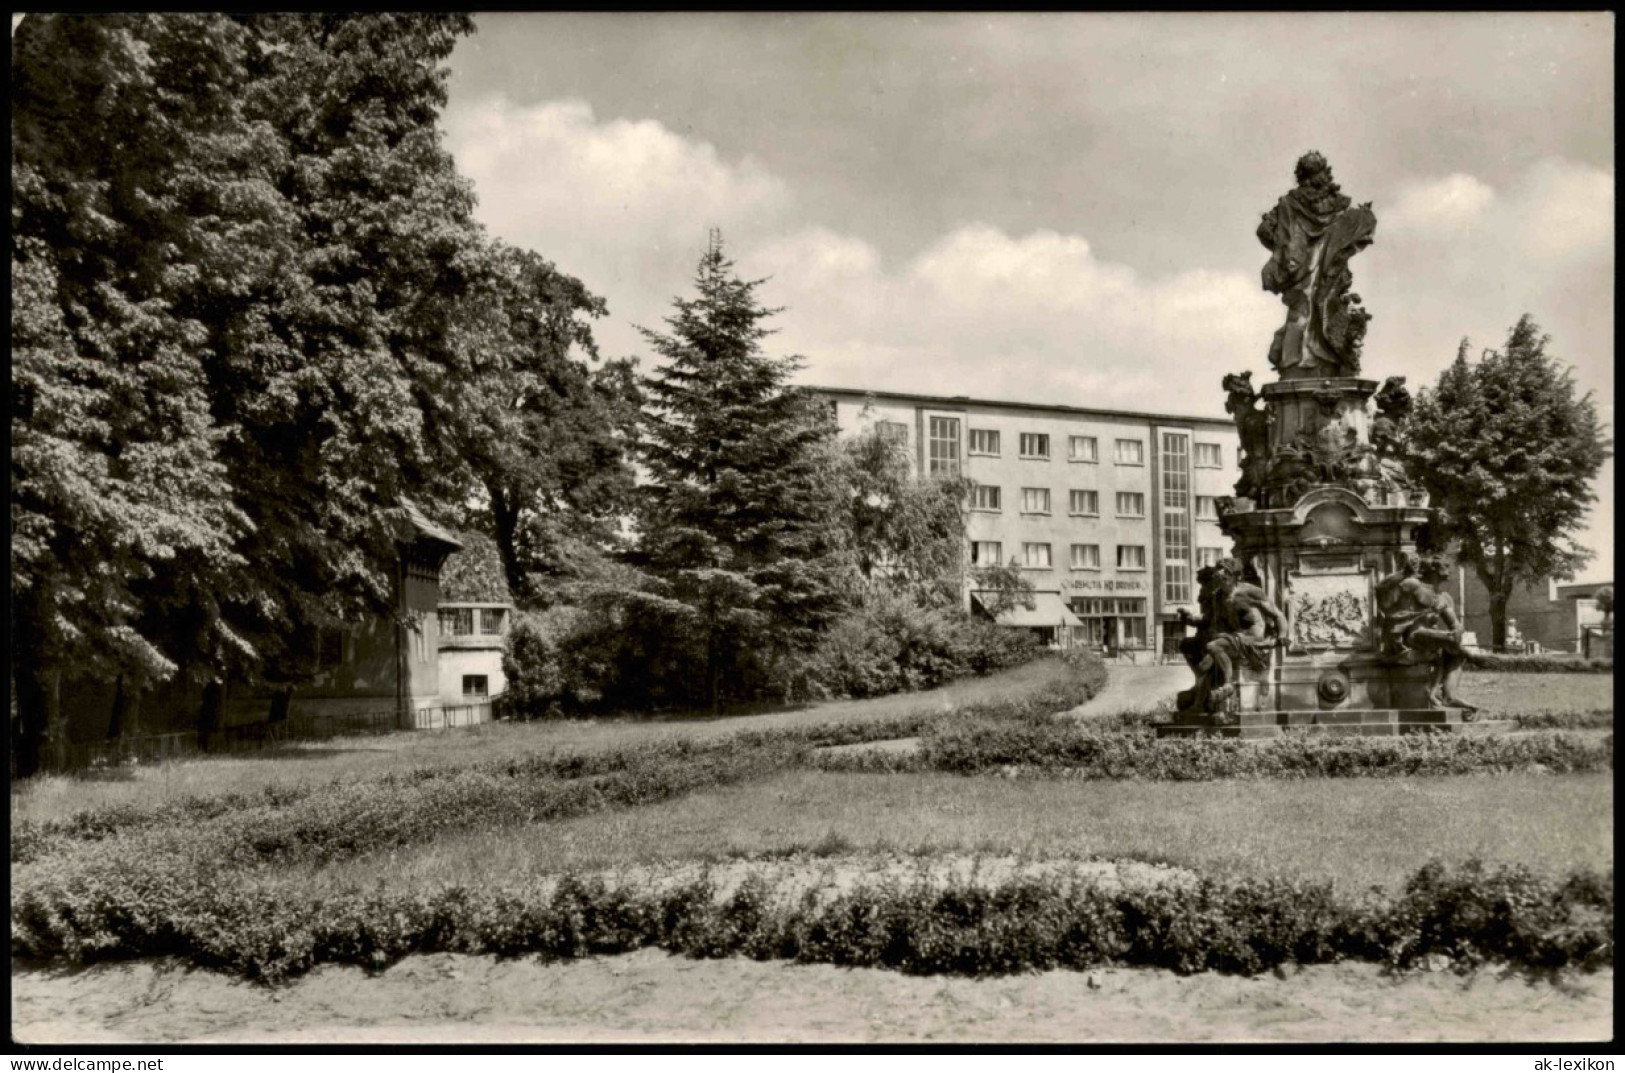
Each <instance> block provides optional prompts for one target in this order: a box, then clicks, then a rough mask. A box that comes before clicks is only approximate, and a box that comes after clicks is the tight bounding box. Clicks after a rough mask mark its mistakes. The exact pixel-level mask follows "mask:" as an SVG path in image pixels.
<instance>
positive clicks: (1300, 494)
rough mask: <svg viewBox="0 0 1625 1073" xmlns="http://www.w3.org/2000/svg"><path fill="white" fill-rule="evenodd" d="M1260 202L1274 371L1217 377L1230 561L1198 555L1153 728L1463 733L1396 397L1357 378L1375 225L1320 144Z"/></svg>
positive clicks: (1450, 644)
mask: <svg viewBox="0 0 1625 1073" xmlns="http://www.w3.org/2000/svg"><path fill="white" fill-rule="evenodd" d="M1296 177H1297V182H1298V185H1297V187H1296V188H1295V189H1294V190H1292V191H1291V192H1290V193H1288V194H1287V195H1286V196H1285V197H1283V198H1281V200H1280V201H1279V202H1278V203H1277V205H1276V207H1275V208H1274V209H1272V210H1270V212H1268V213H1266V214H1265V216H1264V218H1263V221H1262V222H1261V223H1260V225H1259V228H1258V237H1259V240H1260V241H1261V242H1262V243H1263V244H1264V246H1265V247H1266V248H1267V249H1269V251H1270V254H1271V256H1270V260H1269V262H1268V264H1266V265H1265V267H1264V270H1263V284H1264V288H1265V289H1266V290H1269V291H1271V292H1274V293H1276V294H1279V295H1280V296H1281V301H1282V303H1283V304H1284V305H1285V306H1286V308H1287V317H1286V323H1285V325H1283V326H1282V328H1281V329H1280V330H1279V331H1277V332H1276V333H1275V337H1274V339H1273V340H1272V342H1271V345H1270V351H1269V361H1270V365H1271V366H1272V367H1273V368H1275V369H1276V370H1277V371H1278V373H1279V375H1280V378H1279V379H1278V380H1277V381H1276V382H1275V383H1272V384H1266V385H1264V386H1263V388H1262V389H1259V390H1255V389H1254V388H1253V385H1252V374H1251V373H1241V374H1238V375H1234V376H1227V377H1225V378H1224V381H1223V386H1224V390H1225V391H1226V392H1227V395H1228V398H1227V400H1226V404H1225V409H1226V410H1227V411H1228V412H1229V413H1230V415H1231V416H1232V417H1233V418H1234V420H1235V422H1236V426H1237V429H1238V430H1239V432H1240V436H1241V459H1240V462H1241V471H1242V472H1241V479H1240V480H1239V481H1237V483H1236V495H1235V496H1234V497H1233V498H1229V497H1227V498H1225V499H1222V500H1220V503H1219V520H1220V526H1221V528H1222V529H1223V530H1224V532H1225V534H1226V535H1227V536H1229V537H1230V538H1231V539H1232V540H1233V541H1234V543H1235V549H1236V555H1235V558H1232V559H1225V560H1223V561H1221V562H1220V563H1218V564H1217V565H1215V566H1209V567H1204V568H1203V569H1202V570H1201V571H1200V572H1198V574H1197V580H1198V582H1199V584H1200V586H1201V595H1200V597H1199V602H1200V606H1201V617H1200V618H1197V619H1194V620H1192V619H1189V618H1188V616H1187V618H1186V624H1187V625H1188V626H1194V628H1195V632H1194V635H1193V636H1189V637H1187V638H1186V639H1185V641H1184V643H1183V644H1182V645H1181V651H1182V652H1183V653H1184V655H1185V658H1186V661H1187V662H1188V663H1189V664H1190V666H1191V669H1192V670H1193V671H1194V672H1195V675H1196V681H1195V683H1194V684H1193V685H1192V687H1191V688H1190V689H1188V690H1185V691H1184V692H1182V693H1181V694H1180V695H1179V701H1178V713H1177V714H1176V716H1175V718H1174V720H1173V722H1171V723H1165V724H1162V725H1160V726H1159V727H1158V728H1157V732H1158V734H1160V735H1163V736H1181V735H1197V736H1201V735H1220V736H1230V737H1243V738H1263V737H1274V736H1277V735H1280V734H1283V733H1304V734H1327V735H1355V734H1358V735H1380V734H1402V733H1420V732H1439V731H1455V732H1467V731H1471V732H1474V733H1483V732H1490V731H1494V730H1498V729H1502V728H1503V727H1504V726H1505V725H1506V724H1496V723H1485V722H1480V721H1477V720H1476V719H1475V717H1474V709H1473V708H1472V707H1471V706H1470V705H1467V704H1465V703H1463V702H1462V701H1461V700H1460V699H1459V698H1457V697H1456V695H1455V685H1456V679H1457V678H1458V677H1459V674H1460V669H1461V665H1462V662H1463V661H1464V659H1465V653H1464V652H1463V650H1462V648H1461V623H1460V620H1459V618H1458V617H1457V614H1456V610H1455V607H1454V605H1453V603H1452V602H1451V599H1450V596H1449V593H1448V591H1447V590H1446V588H1445V587H1444V585H1443V582H1444V581H1445V580H1446V575H1447V573H1448V571H1447V570H1446V569H1445V567H1444V565H1443V564H1442V563H1441V562H1440V561H1439V560H1437V559H1435V558H1428V559H1422V558H1420V557H1418V555H1417V554H1416V532H1417V529H1418V528H1419V527H1420V526H1422V525H1424V524H1425V523H1426V522H1427V521H1428V519H1429V517H1430V516H1431V514H1432V512H1431V511H1430V510H1429V509H1428V507H1427V498H1426V495H1425V494H1424V493H1423V492H1422V490H1421V489H1420V488H1419V487H1418V486H1417V485H1416V484H1415V483H1414V482H1413V481H1412V480H1411V479H1410V477H1409V475H1408V474H1407V473H1406V472H1405V467H1404V464H1403V462H1402V461H1401V460H1400V458H1399V436H1400V432H1401V429H1402V428H1403V425H1404V421H1405V419H1406V415H1407V413H1408V412H1409V409H1410V401H1411V400H1410V394H1409V392H1407V391H1406V389H1405V379H1404V377H1389V378H1388V379H1387V380H1385V381H1383V382H1382V383H1381V384H1380V385H1379V384H1378V383H1377V382H1376V381H1374V380H1365V379H1361V378H1360V377H1359V375H1358V374H1359V371H1360V351H1361V346H1362V343H1363V341H1364V337H1365V329H1366V323H1367V322H1368V321H1369V320H1370V319H1371V318H1370V314H1368V313H1367V312H1366V311H1365V310H1364V309H1363V308H1362V307H1361V305H1360V297H1359V295H1357V294H1354V293H1353V292H1352V291H1351V289H1350V288H1351V286H1352V283H1353V275H1352V273H1351V272H1350V270H1349V260H1350V258H1352V257H1353V256H1354V254H1356V253H1358V252H1359V251H1360V250H1362V249H1364V248H1365V247H1367V246H1369V245H1370V244H1371V242H1372V239H1373V237H1374V235H1375V232H1376V216H1375V214H1374V213H1373V212H1372V211H1371V206H1370V205H1360V206H1353V205H1352V204H1351V202H1350V200H1349V199H1348V198H1347V197H1344V196H1343V195H1342V193H1341V191H1340V190H1339V189H1338V187H1337V183H1336V182H1334V181H1333V179H1332V173H1331V166H1330V165H1329V164H1327V162H1326V160H1325V158H1323V157H1321V156H1320V154H1318V153H1309V154H1307V155H1306V156H1304V157H1303V158H1302V159H1301V160H1299V161H1298V165H1297V172H1296Z"/></svg>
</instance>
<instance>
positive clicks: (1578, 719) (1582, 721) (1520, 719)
mask: <svg viewBox="0 0 1625 1073" xmlns="http://www.w3.org/2000/svg"><path fill="white" fill-rule="evenodd" d="M1512 718H1513V721H1514V722H1516V723H1517V724H1518V729H1519V730H1612V729H1613V728H1614V709H1612V708H1592V709H1590V710H1588V711H1583V712H1524V713H1522V714H1520V715H1514V716H1513V717H1512Z"/></svg>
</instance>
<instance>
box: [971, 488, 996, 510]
mask: <svg viewBox="0 0 1625 1073" xmlns="http://www.w3.org/2000/svg"><path fill="white" fill-rule="evenodd" d="M970 505H971V509H972V510H1002V509H1003V508H1002V507H1001V506H1000V505H999V486H998V485H996V484H978V485H977V486H976V487H975V488H972V489H971V493H970Z"/></svg>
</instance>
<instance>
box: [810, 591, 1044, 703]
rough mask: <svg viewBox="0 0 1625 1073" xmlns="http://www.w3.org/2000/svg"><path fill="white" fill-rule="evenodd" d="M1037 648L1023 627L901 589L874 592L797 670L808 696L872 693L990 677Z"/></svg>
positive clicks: (1030, 655) (835, 625) (1032, 656)
mask: <svg viewBox="0 0 1625 1073" xmlns="http://www.w3.org/2000/svg"><path fill="white" fill-rule="evenodd" d="M1042 651H1043V648H1042V647H1041V646H1040V645H1039V644H1038V642H1037V641H1036V640H1035V639H1034V638H1033V636H1032V635H1031V634H1030V633H1028V632H1027V631H1025V630H1011V629H1004V628H1001V627H998V626H995V625H993V624H992V623H989V622H983V621H980V620H977V619H973V618H971V617H969V616H968V615H966V614H964V613H963V612H961V611H959V610H957V609H945V608H939V607H924V606H921V605H920V604H918V603H916V602H915V601H914V600H913V599H912V598H910V597H909V596H908V595H906V594H902V593H894V592H889V591H887V590H884V589H879V590H876V591H874V592H872V593H871V594H870V595H869V596H868V598H867V600H866V602H865V603H864V604H863V605H862V606H860V607H858V608H855V609H854V610H852V611H850V612H848V613H847V614H846V615H843V616H842V617H841V618H839V619H837V620H836V621H835V622H834V623H833V624H832V625H831V626H830V628H829V629H828V630H826V631H825V632H824V634H823V635H822V636H821V637H820V639H819V643H818V645H817V647H816V648H815V649H814V650H813V651H812V652H811V653H810V654H808V656H807V657H806V658H805V659H804V660H802V661H801V666H800V667H799V668H798V671H799V677H800V678H801V679H802V681H803V682H804V683H805V685H804V687H803V688H804V689H805V691H806V692H808V693H809V694H812V695H816V696H825V697H876V696H883V695H885V694H889V693H897V692H912V691H916V690H921V689H931V688H933V687H935V686H938V685H941V684H943V683H944V682H948V681H952V680H953V679H955V678H964V677H967V676H969V675H985V674H991V673H992V672H994V671H998V670H1002V669H1004V668H1007V667H1014V666H1017V665H1019V664H1022V663H1026V662H1029V661H1030V660H1032V659H1035V658H1036V657H1037V656H1038V655H1039V654H1041V653H1042Z"/></svg>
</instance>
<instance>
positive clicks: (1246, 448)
mask: <svg viewBox="0 0 1625 1073" xmlns="http://www.w3.org/2000/svg"><path fill="white" fill-rule="evenodd" d="M1224 391H1225V400H1224V410H1225V413H1227V414H1229V415H1230V416H1231V417H1232V418H1233V419H1234V420H1235V422H1236V431H1237V433H1239V434H1240V439H1241V457H1240V459H1239V462H1238V464H1239V466H1240V468H1241V479H1240V480H1238V481H1236V495H1238V496H1243V497H1245V498H1247V499H1251V500H1254V501H1256V502H1259V503H1262V502H1263V497H1264V482H1265V480H1266V479H1267V478H1268V476H1269V468H1270V412H1269V411H1268V410H1263V409H1260V408H1259V407H1258V399H1259V394H1258V392H1257V391H1255V390H1254V389H1253V374H1252V371H1251V370H1249V371H1247V372H1244V373H1232V374H1231V375H1229V376H1227V377H1225V378H1224Z"/></svg>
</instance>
